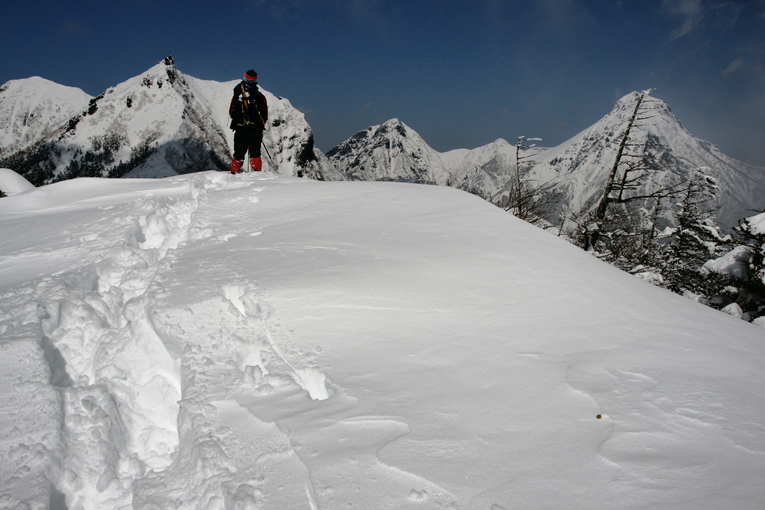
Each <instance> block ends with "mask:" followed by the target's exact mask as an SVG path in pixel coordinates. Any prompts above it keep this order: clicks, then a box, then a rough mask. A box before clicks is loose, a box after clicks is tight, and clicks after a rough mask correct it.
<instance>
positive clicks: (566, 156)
mask: <svg viewBox="0 0 765 510" xmlns="http://www.w3.org/2000/svg"><path fill="white" fill-rule="evenodd" d="M638 97H639V93H638V92H633V93H631V94H628V95H626V96H624V97H623V98H622V99H620V100H619V101H618V102H617V103H616V105H615V106H614V108H613V110H612V111H611V112H610V113H609V114H607V115H606V116H605V117H603V118H602V119H601V120H600V121H598V122H597V123H595V124H594V125H593V126H591V127H590V128H588V129H586V130H584V131H582V132H581V133H579V134H578V135H577V136H575V137H573V138H572V139H570V140H568V141H566V142H564V143H563V144H561V145H559V146H557V147H554V148H550V149H536V148H535V149H530V150H529V151H526V152H522V153H521V154H522V156H523V157H524V163H523V164H522V168H521V174H522V176H524V178H525V179H528V180H529V181H530V182H531V183H532V184H534V185H545V186H546V187H547V189H549V190H550V191H552V192H555V193H558V194H559V196H560V197H561V200H560V202H559V204H558V207H557V214H558V215H561V214H568V213H569V212H571V211H575V212H581V211H582V210H583V209H584V212H586V211H588V210H592V209H593V208H594V207H595V206H596V205H597V201H598V200H599V199H600V197H601V196H602V194H603V186H604V184H605V181H606V178H607V176H608V173H609V172H610V170H611V168H612V166H613V163H614V160H615V158H616V153H617V150H618V147H619V144H620V141H621V137H622V135H623V134H624V132H625V129H626V127H627V123H628V121H629V117H630V115H631V114H632V112H633V110H634V106H635V102H636V100H637V98H638ZM644 106H645V109H641V116H640V121H639V122H637V123H636V125H635V126H634V127H633V129H632V131H631V136H630V142H631V143H640V144H647V147H646V149H645V150H646V151H647V152H649V153H651V154H652V155H653V156H654V157H655V159H656V160H657V161H658V162H659V163H660V165H661V168H660V170H658V171H656V172H654V173H653V174H652V175H651V177H650V178H649V179H647V180H646V181H645V183H643V185H642V187H641V188H640V189H639V190H638V191H641V192H645V191H650V190H653V189H655V188H656V187H657V186H660V185H667V184H671V183H676V182H679V181H681V180H684V179H687V178H688V176H689V175H690V174H691V173H692V172H693V171H694V170H696V169H698V168H700V167H706V168H708V169H709V170H708V173H709V174H710V175H711V176H712V177H714V178H716V180H717V182H718V184H719V186H720V188H721V191H722V193H721V194H720V197H719V201H720V202H719V205H720V210H719V212H718V221H719V223H720V224H721V225H722V226H724V227H731V226H734V225H735V224H736V222H737V220H738V219H740V218H743V217H745V216H747V215H748V214H749V212H748V211H749V210H751V209H753V208H757V207H760V208H761V207H763V206H764V205H765V203H763V198H762V197H765V168H759V167H754V166H751V165H747V164H745V163H742V162H740V161H736V160H734V159H732V158H729V157H727V156H725V155H724V154H722V153H721V152H720V151H719V149H717V147H715V146H714V145H712V144H710V143H708V142H705V141H702V140H699V139H697V138H695V137H693V135H691V134H690V133H689V132H688V131H687V130H686V129H685V128H684V127H683V126H682V124H681V123H680V121H679V120H678V119H677V118H676V117H675V116H674V114H672V112H671V110H670V108H669V106H668V105H667V104H666V103H665V102H663V101H661V100H659V99H656V98H653V97H650V96H647V98H646V101H645V103H644ZM515 149H516V148H515V145H511V144H510V143H508V142H506V141H505V140H502V139H499V140H497V141H495V142H493V143H491V144H488V145H486V146H483V147H479V148H476V149H472V150H467V149H460V150H455V151H450V152H446V153H439V152H437V151H435V150H433V149H432V148H431V147H429V146H428V145H427V143H426V142H425V141H423V140H422V138H421V137H420V136H419V135H418V134H417V133H416V132H415V131H414V130H412V129H411V128H409V127H408V126H406V125H404V124H403V123H401V122H400V121H398V120H395V119H394V120H391V121H388V122H386V123H384V124H381V125H379V126H373V127H370V128H368V129H367V130H365V131H361V132H359V133H357V134H356V135H354V136H353V137H352V138H350V139H349V140H347V141H346V142H344V143H342V144H341V145H339V146H338V147H336V148H334V149H332V150H331V151H329V152H328V153H327V156H328V157H329V159H330V161H332V162H333V163H334V165H335V166H336V167H337V168H338V169H340V170H341V171H343V172H344V174H345V177H346V178H348V179H360V180H396V179H417V180H422V181H429V182H433V183H436V184H446V185H451V186H455V187H460V188H461V189H465V190H468V191H471V192H474V193H476V194H478V195H480V196H482V197H484V198H486V199H488V200H490V201H492V202H494V203H496V204H502V203H504V202H503V200H505V199H504V198H503V197H506V194H507V190H508V186H510V185H511V183H512V178H513V176H514V175H515Z"/></svg>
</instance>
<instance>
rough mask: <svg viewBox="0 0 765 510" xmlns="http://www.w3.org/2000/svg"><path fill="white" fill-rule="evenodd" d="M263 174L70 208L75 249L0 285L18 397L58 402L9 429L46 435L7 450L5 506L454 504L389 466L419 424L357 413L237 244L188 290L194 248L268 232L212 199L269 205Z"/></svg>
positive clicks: (14, 419)
mask: <svg viewBox="0 0 765 510" xmlns="http://www.w3.org/2000/svg"><path fill="white" fill-rule="evenodd" d="M259 178H261V179H268V178H269V177H268V176H267V175H263V176H259ZM188 181H189V180H188V179H186V181H185V182H188ZM251 184H252V183H251V182H244V179H242V178H241V177H240V178H239V179H237V178H236V177H231V176H228V175H225V174H219V173H206V174H199V175H198V176H195V177H194V178H193V179H191V185H185V186H182V187H181V188H182V189H175V190H173V191H172V192H171V193H167V192H160V193H156V194H153V193H149V194H145V195H143V196H140V197H139V198H136V197H135V196H128V197H125V200H124V202H123V203H122V204H117V205H101V206H99V207H97V208H94V207H92V206H91V207H83V204H82V202H78V204H77V205H72V204H65V203H62V204H60V207H61V210H62V213H63V212H67V213H69V214H77V211H76V209H77V208H78V207H83V210H86V211H87V213H88V214H82V215H81V216H82V217H81V219H82V221H83V224H81V225H77V226H76V227H75V228H76V232H77V233H76V234H75V230H72V234H71V235H70V237H69V238H68V239H69V245H68V246H65V247H64V250H65V251H66V253H57V252H59V251H61V245H60V244H58V245H52V246H51V247H50V248H49V251H47V253H46V259H47V260H48V261H49V262H48V263H47V267H50V265H51V263H50V257H53V258H54V259H55V260H57V263H58V266H57V268H56V269H57V270H54V271H51V274H47V275H45V276H44V277H43V278H41V279H38V280H37V281H34V282H32V283H23V284H20V285H17V286H15V287H11V288H9V289H7V290H6V291H5V292H4V293H3V295H2V296H0V299H2V302H3V307H2V315H1V316H0V332H2V333H3V342H2V348H3V352H4V356H6V357H18V358H19V359H22V358H23V359H25V363H23V364H20V366H19V367H18V368H17V369H16V370H15V372H14V373H9V374H5V378H6V380H10V379H13V381H15V382H11V386H12V387H13V391H12V392H10V393H9V394H7V395H5V396H4V397H3V398H5V399H6V400H8V405H11V404H13V402H14V401H15V399H27V400H29V401H30V403H31V404H32V406H31V407H30V409H37V410H41V411H36V415H35V416H31V415H29V416H26V415H24V416H19V415H14V414H12V415H10V416H8V419H7V420H5V422H4V423H3V424H2V426H3V429H2V430H3V432H4V434H3V437H6V438H7V442H10V443H14V442H18V443H21V444H35V445H37V446H35V447H33V448H31V449H30V448H22V449H21V450H19V449H15V448H14V447H11V446H8V445H6V447H5V448H4V449H3V451H4V452H5V454H6V455H5V459H4V462H3V464H4V465H5V466H6V467H5V468H3V469H4V470H3V475H4V476H5V475H7V477H6V479H8V480H9V484H8V487H9V489H10V490H7V491H5V493H4V495H3V501H0V503H2V504H3V507H7V508H13V507H15V506H16V505H18V504H27V505H29V506H30V507H31V508H47V506H48V504H49V503H50V501H51V498H52V497H55V496H56V495H57V494H64V495H65V498H66V504H67V505H68V508H69V509H77V508H84V509H90V508H93V509H97V508H98V509H100V508H152V509H155V508H173V509H177V508H237V509H239V508H242V509H254V508H258V509H269V508H273V509H277V508H280V509H281V508H327V507H335V506H336V505H340V504H343V505H345V504H354V503H355V504H358V505H366V504H369V502H370V501H374V502H375V505H376V507H377V508H385V507H391V508H405V507H406V506H407V505H408V504H413V505H416V506H417V507H418V508H430V507H432V508H442V507H447V506H452V505H453V504H455V503H454V498H453V496H450V495H449V494H448V493H446V492H445V491H444V490H443V489H441V488H439V487H438V486H436V485H434V484H431V483H429V482H427V481H426V480H424V479H421V478H419V477H417V476H415V475H411V474H409V473H405V472H403V471H400V470H397V469H395V468H393V467H390V466H386V465H384V464H383V463H381V462H380V461H379V459H378V458H377V454H376V453H377V451H378V450H379V449H380V448H381V447H382V446H384V445H385V444H387V443H388V442H390V441H392V440H394V439H396V438H398V437H400V436H401V435H404V434H406V433H407V430H408V429H407V427H406V425H405V424H403V423H400V422H397V421H395V420H391V419H389V418H385V417H382V418H375V417H367V418H364V417H359V416H355V415H354V414H353V411H352V409H353V406H354V401H353V399H351V398H349V397H347V396H346V395H344V394H343V392H342V389H340V388H336V387H333V386H332V385H331V384H330V383H329V381H327V379H326V376H325V375H324V374H323V373H321V371H319V370H318V369H317V368H316V363H315V355H316V354H315V353H311V352H304V351H301V350H300V349H297V348H295V347H294V344H293V343H292V342H291V340H290V335H291V333H290V331H289V329H288V328H286V327H284V326H283V325H282V324H281V323H280V321H279V319H278V317H277V314H276V311H275V310H274V309H273V308H272V307H271V305H270V303H269V299H268V296H267V292H266V291H265V290H264V289H262V288H261V287H260V286H259V285H258V283H257V282H252V281H249V280H248V279H246V278H243V277H242V276H241V275H236V274H231V272H230V271H229V270H228V269H227V264H226V262H225V260H226V258H227V257H237V256H239V255H238V254H237V253H236V251H226V250H225V249H221V257H220V259H219V260H218V262H217V263H216V262H214V261H213V262H210V261H209V260H206V261H205V262H204V264H205V267H204V268H200V269H199V271H200V273H203V274H204V276H203V277H202V278H201V279H199V280H198V283H199V286H200V289H199V290H201V292H200V293H199V295H198V296H197V295H195V294H194V290H193V287H194V285H193V283H191V285H188V286H187V285H185V284H183V283H185V282H186V281H189V280H194V275H193V272H194V271H195V270H193V269H192V270H191V271H192V273H189V274H180V275H179V274H177V272H176V269H177V268H176V265H177V263H178V261H179V257H181V256H182V254H183V253H184V252H189V253H191V254H192V256H193V248H194V247H195V246H196V247H201V250H202V251H203V252H204V253H207V254H208V255H209V250H210V247H217V246H221V247H223V246H225V244H226V243H228V242H229V241H230V240H231V239H232V238H235V237H236V236H238V235H242V236H248V237H249V236H252V235H257V234H259V233H260V231H255V232H253V230H252V226H251V225H247V224H246V223H243V224H242V225H241V228H239V229H237V228H236V227H237V226H239V225H238V224H237V223H236V222H237V221H241V220H242V218H241V217H239V218H237V212H236V211H237V210H238V209H237V208H232V210H231V211H226V210H214V209H206V205H207V199H206V195H207V194H208V193H225V194H229V195H230V196H231V200H232V201H234V202H238V203H240V204H249V206H251V207H257V205H258V203H259V198H258V197H257V192H258V189H257V188H255V189H253V188H252V187H251ZM76 185H77V184H73V185H72V186H76ZM237 190H242V192H241V193H239V194H237ZM216 203H218V202H216ZM73 209H75V211H73ZM95 211H97V212H98V213H99V214H94V212H95ZM221 225H227V226H228V228H226V229H223V230H221V229H220V228H218V227H220V226H221ZM70 227H71V226H70ZM70 227H67V228H70ZM232 227H233V228H232ZM221 232H225V233H221ZM115 239H117V240H118V242H117V243H115V242H114V240H115ZM35 249H39V247H36V248H35ZM42 249H43V251H45V250H46V248H44V247H43V248H42ZM24 251H25V250H24V249H22V250H21V252H24ZM27 252H28V250H27ZM192 265H193V264H192ZM184 267H188V266H184ZM45 268H46V266H45V265H44V264H41V265H40V267H39V270H41V271H43V270H44V269H45ZM182 282H183V283H182ZM179 302H182V304H179ZM48 374H50V376H49V375H48ZM46 379H48V380H46ZM9 382H10V381H9ZM48 382H51V383H52V384H53V386H51V385H49V384H46V383H48ZM54 387H55V389H54ZM336 392H337V393H338V394H337V395H334V394H335V393H336ZM311 401H313V403H312V404H311V403H310V402H311ZM330 417H331V419H330ZM317 421H319V422H324V425H323V426H320V427H316V426H315V425H316V422H317ZM19 423H29V424H30V425H29V426H28V427H27V429H26V430H21V429H20V428H19V426H18V424H19ZM25 438H26V439H25ZM340 438H341V439H342V441H341V442H338V439H340ZM349 450H351V451H353V452H354V455H352V456H351V457H349V456H348V451H349ZM338 484H339V486H338ZM354 493H355V494H357V495H358V499H357V500H356V501H355V502H353V501H347V497H348V494H354ZM338 498H340V499H338ZM423 504H425V506H423Z"/></svg>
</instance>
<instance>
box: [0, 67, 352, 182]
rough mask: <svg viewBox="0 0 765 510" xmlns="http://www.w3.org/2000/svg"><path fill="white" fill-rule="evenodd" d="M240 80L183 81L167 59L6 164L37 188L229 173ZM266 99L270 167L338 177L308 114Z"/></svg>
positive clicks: (269, 96) (269, 97) (92, 103)
mask: <svg viewBox="0 0 765 510" xmlns="http://www.w3.org/2000/svg"><path fill="white" fill-rule="evenodd" d="M237 83H238V81H236V80H235V81H231V82H225V83H221V82H214V81H205V80H198V79H195V78H193V77H190V76H185V75H184V74H183V73H181V72H180V71H179V70H178V68H177V67H176V66H175V64H174V61H173V59H172V58H171V57H168V58H166V59H164V60H163V61H161V62H159V63H157V64H156V65H155V66H154V67H152V68H151V69H149V70H148V71H146V72H145V73H143V74H141V75H139V76H136V77H134V78H131V79H129V80H127V81H125V82H123V83H120V84H118V85H116V86H114V87H110V88H109V89H107V90H106V92H104V94H102V95H101V96H98V97H96V98H92V99H91V100H90V101H89V102H88V103H87V104H86V105H85V107H84V108H83V107H81V108H80V110H79V112H78V113H77V114H76V115H73V116H72V115H69V116H67V117H66V120H64V121H61V122H59V123H51V129H49V130H48V131H46V132H39V133H35V134H36V135H38V136H37V138H29V139H28V140H26V144H27V146H30V150H27V151H23V152H19V151H16V152H10V151H9V152H8V153H7V154H6V155H5V159H4V160H3V164H4V165H5V166H8V167H9V168H13V169H14V170H16V171H18V172H19V173H21V174H22V175H25V176H26V177H27V179H28V180H30V181H31V182H32V183H34V184H36V185H40V184H43V183H48V182H51V181H54V180H61V179H66V178H72V177H78V176H106V175H109V176H113V177H121V176H123V175H127V176H128V177H164V176H170V175H177V174H184V173H189V172H197V171H203V170H209V169H218V170H226V169H228V167H229V164H230V162H231V153H232V151H233V132H232V131H231V130H230V129H229V118H228V108H229V103H230V101H231V96H232V93H233V88H234V86H235V85H236V84H237ZM264 94H265V95H266V98H267V100H268V104H269V112H270V118H269V122H268V129H267V131H266V135H265V137H264V143H265V146H266V148H267V149H268V152H269V154H270V155H271V158H269V157H268V156H267V155H266V154H265V151H264V154H263V156H264V168H265V169H267V170H274V169H278V172H279V173H282V174H285V175H296V174H297V173H298V171H302V172H304V173H306V174H307V175H309V176H311V177H316V178H339V177H338V176H336V175H334V174H333V173H332V172H333V169H332V167H331V166H330V165H328V163H327V160H326V158H325V157H324V156H323V155H322V154H321V151H318V150H316V148H315V147H314V143H313V133H312V131H311V128H310V126H308V124H307V123H306V121H305V118H304V116H303V114H301V113H300V112H298V111H297V110H295V108H293V107H292V105H291V104H290V103H289V101H287V100H286V99H283V98H277V97H275V96H274V95H273V94H271V93H269V92H267V91H264ZM14 97H16V96H14ZM56 100H57V99H56V98H52V99H46V100H45V102H46V104H47V103H51V102H54V101H56ZM8 102H9V108H10V104H11V101H10V100H9V101H8ZM13 109H14V111H25V109H27V110H28V105H27V104H26V103H23V102H21V101H18V100H17V101H15V102H13ZM0 114H2V112H0ZM0 122H2V118H0ZM54 128H55V129H54ZM14 140H15V139H14ZM13 144H14V146H18V144H19V142H18V141H14V142H13ZM325 174H326V175H325Z"/></svg>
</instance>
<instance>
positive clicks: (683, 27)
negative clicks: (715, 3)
mask: <svg viewBox="0 0 765 510" xmlns="http://www.w3.org/2000/svg"><path fill="white" fill-rule="evenodd" d="M664 10H665V11H666V12H667V13H668V14H669V15H670V16H673V17H677V18H680V19H681V24H680V27H679V28H677V29H675V30H674V31H673V32H672V39H673V40H674V39H680V38H681V37H683V36H686V35H688V34H690V33H691V32H692V31H693V30H695V29H696V28H698V27H699V26H700V25H701V23H702V21H703V20H704V14H705V11H706V9H705V5H704V3H703V2H702V0H664Z"/></svg>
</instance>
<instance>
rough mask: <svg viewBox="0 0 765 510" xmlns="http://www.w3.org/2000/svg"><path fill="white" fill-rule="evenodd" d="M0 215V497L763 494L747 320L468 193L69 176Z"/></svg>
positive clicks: (571, 501) (378, 499) (489, 506)
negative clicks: (668, 288) (610, 262)
mask: <svg viewBox="0 0 765 510" xmlns="http://www.w3.org/2000/svg"><path fill="white" fill-rule="evenodd" d="M7 174H8V172H0V189H1V188H3V187H8V186H7V184H6V181H5V179H6V178H7ZM11 177H14V178H15V177H17V176H13V175H12V176H11ZM0 232H2V236H0V374H2V377H0V508H3V509H6V508H7V509H21V508H31V509H45V508H51V509H54V510H60V509H64V508H67V509H69V510H104V509H108V510H113V509H120V510H126V509H142V510H149V509H151V510H195V509H234V510H237V509H242V510H245V509H248V510H252V509H258V510H285V509H290V510H291V509H346V508H348V509H351V508H353V509H397V510H445V509H456V510H459V509H463V510H502V509H507V510H510V509H524V510H536V509H550V508H554V509H562V508H565V509H567V510H578V509H588V510H589V509H592V508H593V506H598V507H602V508H608V509H612V508H613V509H617V508H618V509H635V510H637V509H665V508H667V509H673V510H713V509H714V510H718V509H722V508H726V509H744V508H759V507H760V506H762V501H763V500H765V485H763V483H762V482H763V480H764V479H765V370H763V368H764V367H765V330H764V329H762V328H761V327H758V326H757V325H754V324H749V323H746V322H744V321H742V320H740V319H736V318H733V317H731V316H728V315H726V314H723V313H720V312H718V311H715V310H712V309H711V308H708V307H705V306H702V305H700V304H698V303H696V302H693V301H690V300H688V299H684V298H682V297H680V296H677V295H675V294H672V293H669V292H666V291H665V290H662V289H658V288H656V287H653V286H652V285H649V284H648V283H646V282H644V281H641V280H639V279H637V278H635V277H634V276H631V275H628V274H627V273H624V272H622V271H619V270H617V269H616V268H614V267H612V266H609V265H607V264H605V263H603V262H601V261H600V260H597V259H596V258H594V257H592V256H590V255H589V254H587V253H585V252H583V251H582V250H579V249H578V248H576V247H574V246H572V245H570V244H569V243H567V242H565V241H563V240H562V239H560V238H558V237H556V236H553V235H549V234H548V233H545V232H543V231H541V230H539V229H537V228H535V227H533V226H531V225H529V224H527V223H525V222H523V221H520V220H519V219H517V218H515V217H513V216H511V215H509V214H506V213H504V212H503V211H501V210H499V209H498V208H496V207H494V206H492V205H490V204H488V203H487V202H485V201H484V200H481V199H479V198H477V197H474V196H471V195H468V194H466V193H462V192H458V191H456V190H454V189H451V188H447V187H443V186H419V185H412V184H405V183H393V182H352V183H351V182H316V181H313V180H307V179H297V178H294V177H286V176H280V175H274V174H272V173H264V174H257V173H250V174H244V175H237V176H232V175H230V174H226V173H225V172H213V171H211V172H200V173H194V174H188V175H181V176H176V177H171V178H166V179H89V178H81V179H73V180H68V181H65V182H58V183H54V184H51V185H49V186H43V187H39V188H34V189H27V191H21V192H19V193H17V194H15V195H12V196H9V197H7V198H2V199H0ZM757 321H758V323H762V318H760V319H757Z"/></svg>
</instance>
